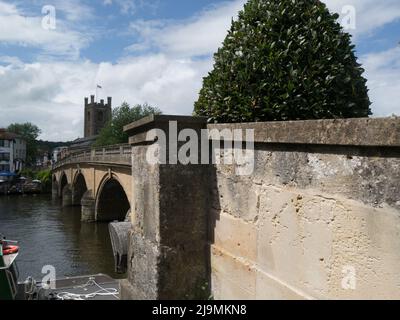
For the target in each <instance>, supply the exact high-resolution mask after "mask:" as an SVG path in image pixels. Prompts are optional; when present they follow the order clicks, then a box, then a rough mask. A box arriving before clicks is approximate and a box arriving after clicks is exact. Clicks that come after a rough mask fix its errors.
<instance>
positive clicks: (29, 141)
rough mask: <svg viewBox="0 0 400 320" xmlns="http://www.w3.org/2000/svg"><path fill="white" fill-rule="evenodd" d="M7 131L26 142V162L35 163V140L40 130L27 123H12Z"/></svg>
mask: <svg viewBox="0 0 400 320" xmlns="http://www.w3.org/2000/svg"><path fill="white" fill-rule="evenodd" d="M7 130H8V131H10V132H13V133H16V134H18V135H20V136H21V137H22V138H24V139H25V141H26V161H27V163H29V164H34V163H35V162H36V156H37V149H38V146H37V138H38V137H39V135H40V134H41V132H42V131H41V130H40V129H39V127H38V126H36V125H34V124H32V123H30V122H27V123H13V124H11V125H9V126H8V128H7Z"/></svg>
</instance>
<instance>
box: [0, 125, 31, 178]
mask: <svg viewBox="0 0 400 320" xmlns="http://www.w3.org/2000/svg"><path fill="white" fill-rule="evenodd" d="M25 161H26V141H25V140H24V139H22V138H21V137H20V136H18V135H16V134H14V133H11V132H7V131H6V130H4V129H0V172H10V173H18V172H20V171H21V170H22V169H23V166H24V164H25Z"/></svg>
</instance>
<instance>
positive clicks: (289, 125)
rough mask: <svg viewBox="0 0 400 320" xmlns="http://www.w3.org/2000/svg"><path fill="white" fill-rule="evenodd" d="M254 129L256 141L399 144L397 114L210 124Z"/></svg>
mask: <svg viewBox="0 0 400 320" xmlns="http://www.w3.org/2000/svg"><path fill="white" fill-rule="evenodd" d="M208 129H210V130H211V129H218V130H223V129H230V130H232V129H242V130H245V129H254V137H255V142H256V143H276V144H314V145H339V146H376V147H380V146H382V147H400V117H390V118H359V119H335V120H305V121H278V122H257V123H235V124H209V125H208Z"/></svg>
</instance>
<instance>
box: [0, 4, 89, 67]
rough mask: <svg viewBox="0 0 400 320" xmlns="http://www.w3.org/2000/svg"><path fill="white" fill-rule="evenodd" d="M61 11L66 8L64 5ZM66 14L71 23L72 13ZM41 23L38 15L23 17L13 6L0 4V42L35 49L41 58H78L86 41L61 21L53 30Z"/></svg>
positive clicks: (87, 38)
mask: <svg viewBox="0 0 400 320" xmlns="http://www.w3.org/2000/svg"><path fill="white" fill-rule="evenodd" d="M64 8H67V7H66V5H65V4H64ZM39 14H40V12H39ZM68 14H69V15H70V17H71V19H72V18H73V17H72V16H71V15H72V11H69V13H68ZM42 19H43V16H41V15H37V16H26V15H24V13H23V11H22V10H19V9H18V7H17V6H16V5H11V4H7V3H5V2H3V1H0V42H2V44H3V45H5V44H12V45H18V46H21V47H34V48H38V49H40V50H41V51H42V52H43V53H44V54H49V55H57V56H62V57H68V58H73V59H76V58H78V57H79V53H80V50H81V49H82V48H83V47H85V46H86V45H87V44H88V43H89V40H90V39H89V37H88V36H85V35H83V34H82V33H80V32H77V31H73V30H71V29H69V28H68V27H67V25H66V23H65V22H64V21H62V20H61V19H57V29H56V30H46V29H45V28H43V27H42Z"/></svg>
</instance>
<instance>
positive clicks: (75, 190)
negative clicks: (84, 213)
mask: <svg viewBox="0 0 400 320" xmlns="http://www.w3.org/2000/svg"><path fill="white" fill-rule="evenodd" d="M87 191H88V187H87V183H86V178H85V176H84V175H83V173H82V172H81V171H77V172H76V174H75V176H74V179H73V182H72V205H73V206H80V205H81V201H82V198H83V196H84V194H85V193H86V192H87Z"/></svg>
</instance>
